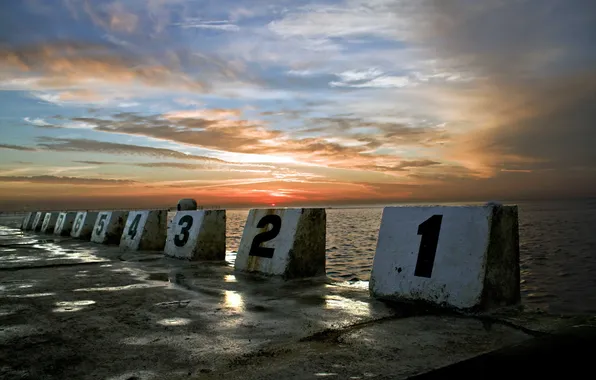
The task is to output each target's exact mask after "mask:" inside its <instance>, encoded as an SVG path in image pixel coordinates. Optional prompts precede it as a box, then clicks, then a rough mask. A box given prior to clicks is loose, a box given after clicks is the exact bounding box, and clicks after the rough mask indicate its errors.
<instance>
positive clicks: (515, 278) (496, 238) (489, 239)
mask: <svg viewBox="0 0 596 380" xmlns="http://www.w3.org/2000/svg"><path fill="white" fill-rule="evenodd" d="M369 288H370V289H369V290H370V293H371V295H372V296H373V297H376V298H384V299H392V300H397V301H407V302H412V301H414V302H416V301H422V302H424V303H430V304H435V305H438V306H442V307H448V308H456V309H465V310H481V309H489V308H491V307H496V306H507V305H514V304H517V303H518V302H519V301H520V272H519V233H518V216H517V206H500V205H486V206H459V207H386V208H385V209H384V210H383V217H382V220H381V228H380V231H379V239H378V242H377V249H376V253H375V257H374V260H373V268H372V272H371V277H370V282H369Z"/></svg>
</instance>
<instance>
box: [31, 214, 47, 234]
mask: <svg viewBox="0 0 596 380" xmlns="http://www.w3.org/2000/svg"><path fill="white" fill-rule="evenodd" d="M45 215H46V213H45V212H37V213H35V219H33V226H32V227H31V229H32V230H33V231H35V232H39V231H41V225H42V224H43V217H44V216H45Z"/></svg>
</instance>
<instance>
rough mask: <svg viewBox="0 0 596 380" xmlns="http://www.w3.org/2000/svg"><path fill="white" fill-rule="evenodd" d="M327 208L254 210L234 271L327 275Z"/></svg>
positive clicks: (249, 216) (293, 276) (305, 275)
mask: <svg viewBox="0 0 596 380" xmlns="http://www.w3.org/2000/svg"><path fill="white" fill-rule="evenodd" d="M325 223H326V215H325V209H322V208H321V209H315V208H303V209H269V210H264V209H258V210H257V209H253V210H250V212H249V214H248V219H247V220H246V225H245V227H244V232H243V234H242V240H241V241H240V247H239V249H238V254H237V255H236V262H235V263H234V268H235V269H236V270H239V271H247V272H259V273H263V274H267V275H277V276H282V277H284V278H298V277H314V276H318V275H324V274H325V228H326V224H325Z"/></svg>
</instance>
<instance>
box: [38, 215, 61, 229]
mask: <svg viewBox="0 0 596 380" xmlns="http://www.w3.org/2000/svg"><path fill="white" fill-rule="evenodd" d="M56 220H58V213H57V212H48V213H46V215H45V216H44V217H43V223H42V224H41V232H43V233H44V234H47V233H50V232H54V227H56Z"/></svg>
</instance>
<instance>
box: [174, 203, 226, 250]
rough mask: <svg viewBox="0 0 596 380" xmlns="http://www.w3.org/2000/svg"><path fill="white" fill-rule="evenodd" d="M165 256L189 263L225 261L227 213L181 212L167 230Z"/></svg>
mask: <svg viewBox="0 0 596 380" xmlns="http://www.w3.org/2000/svg"><path fill="white" fill-rule="evenodd" d="M164 252H165V254H166V256H171V257H176V258H180V259H187V260H219V261H224V260H225V259H226V211H225V210H203V211H178V212H177V213H176V216H175V217H174V220H173V221H172V223H170V225H169V228H168V235H167V240H166V246H165V248H164Z"/></svg>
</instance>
